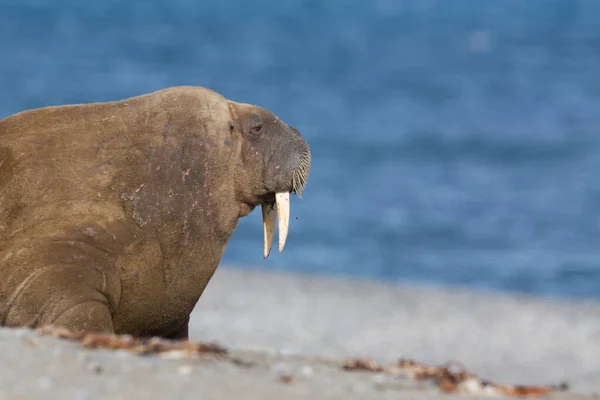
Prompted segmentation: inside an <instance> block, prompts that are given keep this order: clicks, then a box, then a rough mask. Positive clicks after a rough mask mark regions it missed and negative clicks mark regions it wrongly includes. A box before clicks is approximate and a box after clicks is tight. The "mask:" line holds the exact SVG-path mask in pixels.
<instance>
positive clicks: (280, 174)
mask: <svg viewBox="0 0 600 400" xmlns="http://www.w3.org/2000/svg"><path fill="white" fill-rule="evenodd" d="M286 134H287V135H284V140H285V139H292V140H291V143H292V144H291V145H289V146H287V147H288V148H289V149H290V152H289V153H288V154H283V155H279V156H278V157H275V160H277V161H280V160H285V161H284V162H283V163H282V164H283V165H284V168H282V167H281V165H280V164H279V163H278V164H277V165H276V166H275V167H274V168H275V170H276V171H277V172H276V173H274V176H275V177H276V178H275V179H276V181H277V183H278V184H279V185H281V186H279V185H278V187H277V189H276V190H275V191H274V192H275V201H274V202H273V201H269V200H267V201H265V202H263V203H262V216H263V229H264V254H263V256H264V258H267V257H268V256H269V253H270V252H271V247H272V245H273V238H274V235H275V216H277V222H278V225H279V252H282V251H283V248H284V247H285V242H286V239H287V235H288V227H289V220H290V193H295V194H297V195H298V197H300V198H302V192H303V191H304V189H305V188H306V183H307V181H308V175H309V173H310V165H311V154H310V148H309V147H308V144H307V143H306V142H305V141H304V139H302V136H301V135H300V132H299V131H298V130H297V129H295V128H293V127H287V129H286ZM279 148H281V147H279Z"/></svg>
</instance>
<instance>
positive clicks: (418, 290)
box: [0, 267, 600, 399]
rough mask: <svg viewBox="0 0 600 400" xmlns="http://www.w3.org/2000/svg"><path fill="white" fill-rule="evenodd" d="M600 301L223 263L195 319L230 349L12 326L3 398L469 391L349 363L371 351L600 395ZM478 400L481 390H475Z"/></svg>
mask: <svg viewBox="0 0 600 400" xmlns="http://www.w3.org/2000/svg"><path fill="white" fill-rule="evenodd" d="M598 317H600V304H598V303H597V302H591V301H590V302H583V301H578V302H567V301H549V300H544V299H534V298H527V297H525V296H516V295H505V294H494V295H492V294H488V293H477V292H473V291H466V290H459V289H453V290H450V289H439V288H431V287H421V286H415V285H412V286H409V285H393V284H384V283H379V282H364V281H358V280H353V279H349V278H338V277H336V278H327V277H316V276H305V275H293V274H287V273H280V272H275V271H260V270H248V269H237V268H234V267H221V268H220V269H219V270H218V271H217V273H216V275H215V277H214V279H213V281H212V282H211V284H210V285H209V286H208V288H207V290H206V292H205V294H204V296H203V297H202V299H201V301H200V303H199V304H198V306H197V308H196V310H195V312H194V315H193V317H192V328H191V338H190V339H191V340H192V341H200V342H217V343H219V344H221V345H222V346H224V347H225V348H227V349H229V351H230V355H229V356H228V357H227V358H226V359H222V358H219V357H212V356H209V355H208V356H206V357H200V358H197V357H196V358H193V357H192V358H189V357H188V358H185V357H183V358H180V357H177V358H174V359H173V358H171V359H168V358H167V359H166V358H164V357H161V356H158V355H154V356H141V355H137V354H134V353H132V352H130V351H126V350H117V351H115V350H106V349H100V350H91V349H84V348H83V347H82V346H81V345H80V344H79V343H77V342H71V341H67V340H62V339H56V338H52V337H46V336H40V335H39V334H38V333H36V332H34V331H31V330H23V329H18V330H13V329H2V330H0V343H1V345H2V349H3V357H2V358H0V364H1V367H2V371H3V373H2V374H1V375H0V387H1V389H0V399H34V398H35V399H39V398H57V399H58V398H60V399H103V398H111V399H126V398H127V399H129V398H133V396H135V397H138V396H141V397H140V398H147V399H150V398H152V399H154V398H156V399H158V398H203V399H220V398H232V399H233V398H244V399H282V398H285V399H305V398H306V399H309V398H311V399H314V398H319V399H338V398H344V399H355V398H356V399H358V398H369V399H392V398H394V399H398V398H400V399H407V398H419V399H427V398H436V399H437V398H440V399H442V398H443V399H446V398H465V395H457V394H454V395H452V394H446V393H442V392H440V391H439V390H438V389H437V388H436V387H433V386H432V385H427V384H424V383H419V382H415V381H412V380H410V379H397V378H391V377H388V376H385V374H380V373H373V372H355V371H345V370H344V369H342V368H340V365H341V364H340V363H341V362H342V361H343V360H347V359H350V358H354V357H370V358H372V359H374V360H376V361H377V362H380V363H394V362H396V361H397V360H398V359H399V358H406V359H413V360H416V361H419V362H424V363H430V364H442V363H445V362H447V361H450V360H454V361H457V362H460V363H461V364H462V365H464V367H465V368H467V369H468V370H469V371H471V372H473V373H476V374H477V375H479V376H480V377H482V378H486V379H490V380H492V381H494V382H496V383H501V384H509V385H510V384H524V385H546V384H559V383H561V382H567V383H568V384H569V390H568V391H567V392H564V393H555V394H551V395H550V396H549V397H550V398H565V399H575V398H595V396H594V393H596V392H600V339H599V332H600V325H599V324H598V321H599V318H598ZM467 397H468V398H473V396H467Z"/></svg>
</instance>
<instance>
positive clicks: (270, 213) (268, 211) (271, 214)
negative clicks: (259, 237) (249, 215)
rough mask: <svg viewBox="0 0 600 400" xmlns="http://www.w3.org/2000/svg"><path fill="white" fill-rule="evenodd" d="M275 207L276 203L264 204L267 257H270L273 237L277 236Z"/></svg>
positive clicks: (265, 251) (263, 214)
mask: <svg viewBox="0 0 600 400" xmlns="http://www.w3.org/2000/svg"><path fill="white" fill-rule="evenodd" d="M274 207H275V204H266V203H263V205H262V217H263V228H264V231H265V235H264V236H265V250H264V256H265V258H267V257H269V253H270V252H271V246H272V245H273V237H274V236H275V214H276V213H277V211H276V210H275V208H274Z"/></svg>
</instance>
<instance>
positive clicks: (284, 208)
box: [275, 192, 290, 253]
mask: <svg viewBox="0 0 600 400" xmlns="http://www.w3.org/2000/svg"><path fill="white" fill-rule="evenodd" d="M275 201H276V202H277V219H278V223H279V252H280V253H281V252H282V251H283V247H284V246H285V240H286V239H287V235H288V227H289V226H290V192H280V193H277V194H276V195H275Z"/></svg>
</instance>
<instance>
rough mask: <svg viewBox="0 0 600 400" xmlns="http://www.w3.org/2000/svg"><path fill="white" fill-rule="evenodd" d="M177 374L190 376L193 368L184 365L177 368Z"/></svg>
mask: <svg viewBox="0 0 600 400" xmlns="http://www.w3.org/2000/svg"><path fill="white" fill-rule="evenodd" d="M177 373H178V374H179V375H189V374H191V373H192V367H191V366H190V365H182V366H181V367H179V368H177Z"/></svg>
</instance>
